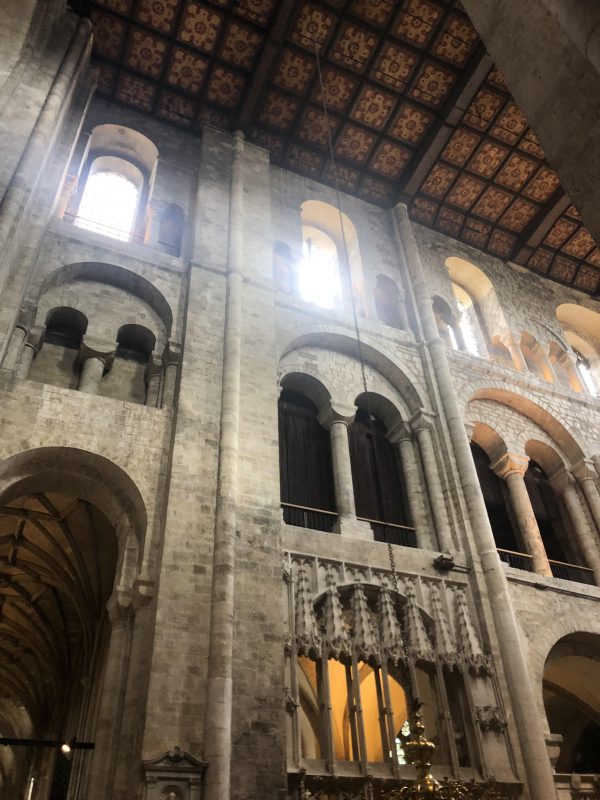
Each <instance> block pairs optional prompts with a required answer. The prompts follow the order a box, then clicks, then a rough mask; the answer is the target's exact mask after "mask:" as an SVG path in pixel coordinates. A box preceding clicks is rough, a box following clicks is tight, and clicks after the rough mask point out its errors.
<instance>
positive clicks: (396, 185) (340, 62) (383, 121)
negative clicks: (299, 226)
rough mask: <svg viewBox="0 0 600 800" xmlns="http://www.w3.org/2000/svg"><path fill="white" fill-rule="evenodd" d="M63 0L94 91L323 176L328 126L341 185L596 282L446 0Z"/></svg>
mask: <svg viewBox="0 0 600 800" xmlns="http://www.w3.org/2000/svg"><path fill="white" fill-rule="evenodd" d="M73 2H75V3H79V5H78V10H79V11H80V12H81V13H86V14H88V15H89V16H90V17H91V19H92V21H93V25H94V34H95V44H94V55H95V59H96V62H97V64H98V66H99V67H100V91H101V92H102V93H103V94H105V95H108V96H110V97H111V98H113V99H114V100H116V101H118V102H121V103H126V104H128V105H131V106H133V107H135V108H137V109H139V110H141V111H144V112H147V113H151V114H154V115H156V116H157V117H159V118H161V119H164V120H167V121H169V122H172V123H175V124H177V125H179V126H181V127H184V128H186V129H188V130H191V131H199V129H200V127H201V126H202V125H204V124H211V125H214V126H216V127H219V128H223V129H226V130H233V129H235V128H238V127H241V128H242V129H243V130H245V132H246V135H247V137H248V139H249V140H250V141H253V142H255V143H257V144H260V145H262V146H264V147H267V148H268V149H269V150H270V152H271V160H272V162H273V163H274V164H277V165H279V166H282V167H284V168H285V169H289V170H292V171H294V172H298V173H300V174H302V175H305V176H308V177H312V178H314V179H316V180H319V181H322V182H324V183H327V184H330V185H333V184H334V183H335V176H334V174H333V167H332V164H331V161H330V158H329V153H328V136H329V133H331V136H332V141H333V149H334V156H335V160H336V164H337V181H338V183H339V186H340V188H341V189H342V190H343V191H346V192H349V193H351V194H354V195H356V196H358V197H361V198H363V199H365V200H367V201H369V202H373V203H377V204H379V205H381V206H384V207H389V206H391V205H392V204H394V203H395V202H397V201H398V200H400V199H401V200H403V201H405V202H407V203H408V206H409V210H410V214H411V217H412V218H413V219H414V220H416V221H419V222H421V223H422V224H425V225H427V226H429V227H432V228H435V229H436V230H439V231H441V232H443V233H445V234H447V235H449V236H452V237H455V238H458V239H461V240H462V241H464V242H466V243H467V244H470V245H473V246H475V247H477V248H480V249H482V250H485V251H487V252H489V253H492V254H493V255H495V256H499V257H501V258H504V259H513V260H515V261H516V262H518V263H520V264H523V265H525V266H527V267H529V268H531V269H533V270H535V271H537V272H539V273H541V274H545V275H548V276H549V277H550V278H553V279H555V280H559V281H561V282H564V283H567V284H571V285H574V286H576V287H577V288H580V289H583V290H584V291H587V292H591V293H594V292H597V291H598V289H599V284H600V254H599V252H598V249H597V248H596V246H595V244H594V242H593V240H592V239H591V237H590V235H589V233H588V232H587V230H586V229H585V228H584V227H583V225H582V222H581V220H580V219H579V218H578V215H577V212H576V211H575V209H574V208H572V206H571V207H570V208H569V206H570V202H569V200H568V198H567V197H566V196H565V194H564V192H563V190H562V188H561V187H560V183H559V180H558V177H557V176H556V174H555V173H554V171H553V170H552V169H551V168H550V166H549V165H548V163H547V162H546V159H545V155H544V153H543V150H542V149H541V147H540V145H539V142H538V141H537V140H536V138H535V135H534V134H533V132H532V131H531V129H530V128H529V126H528V124H527V121H526V120H525V118H524V116H523V114H522V113H521V111H520V110H519V109H518V108H517V106H516V105H515V103H514V101H513V99H512V97H511V95H510V93H509V91H508V88H507V87H506V86H505V84H504V81H503V79H502V76H501V75H500V73H499V72H498V71H497V70H496V69H495V68H493V66H491V61H490V59H489V56H487V55H486V54H485V51H484V48H483V45H482V44H481V42H480V40H479V39H478V37H477V35H476V33H475V31H474V29H473V27H472V25H471V23H470V21H469V19H468V17H467V16H466V14H465V13H464V10H463V9H462V6H461V4H460V2H458V0H300V1H297V0H239V2H237V1H236V0H73ZM315 48H318V50H319V57H320V61H321V67H322V77H323V82H324V85H325V90H326V99H327V104H328V111H329V114H328V117H329V119H328V121H327V120H326V118H325V115H324V113H323V107H322V97H321V90H320V81H319V76H318V72H317V63H316V56H315ZM490 66H491V68H490Z"/></svg>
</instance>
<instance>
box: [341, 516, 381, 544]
mask: <svg viewBox="0 0 600 800" xmlns="http://www.w3.org/2000/svg"><path fill="white" fill-rule="evenodd" d="M333 530H334V532H335V533H339V534H340V536H343V537H344V539H362V540H363V541H365V542H372V541H374V538H375V537H374V536H373V531H372V530H371V526H370V525H369V523H368V522H363V521H362V520H360V519H352V518H351V517H338V518H337V520H336V523H335V525H334V526H333Z"/></svg>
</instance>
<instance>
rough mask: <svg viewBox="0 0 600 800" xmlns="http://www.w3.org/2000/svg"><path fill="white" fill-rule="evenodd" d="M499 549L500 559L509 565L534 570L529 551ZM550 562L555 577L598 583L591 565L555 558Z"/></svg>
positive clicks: (589, 583)
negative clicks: (585, 565) (569, 562)
mask: <svg viewBox="0 0 600 800" xmlns="http://www.w3.org/2000/svg"><path fill="white" fill-rule="evenodd" d="M497 549H498V555H499V556H500V560H501V561H504V563H505V564H508V565H509V567H514V568H515V569H522V570H525V571H526V572H533V563H532V561H533V560H532V557H531V556H530V555H528V554H527V553H517V552H516V551H515V550H505V549H503V548H500V547H498V548H497ZM548 563H549V564H550V569H551V570H552V576H553V577H554V578H562V580H564V581H575V582H576V583H587V584H588V585H589V586H595V585H596V581H595V580H594V570H592V569H590V568H589V567H581V566H579V565H578V564H568V563H567V562H566V561H555V560H554V559H548Z"/></svg>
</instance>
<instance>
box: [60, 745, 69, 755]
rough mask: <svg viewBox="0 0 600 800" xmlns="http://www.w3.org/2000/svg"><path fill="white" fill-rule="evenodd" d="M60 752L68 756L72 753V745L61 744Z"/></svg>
mask: <svg viewBox="0 0 600 800" xmlns="http://www.w3.org/2000/svg"><path fill="white" fill-rule="evenodd" d="M60 752H61V753H64V755H68V754H69V753H70V752H71V745H70V744H69V743H68V742H65V743H64V744H61V746H60Z"/></svg>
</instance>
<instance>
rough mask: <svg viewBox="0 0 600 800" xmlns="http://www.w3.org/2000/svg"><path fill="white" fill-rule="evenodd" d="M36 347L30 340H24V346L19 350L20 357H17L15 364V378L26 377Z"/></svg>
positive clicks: (34, 355) (23, 378)
mask: <svg viewBox="0 0 600 800" xmlns="http://www.w3.org/2000/svg"><path fill="white" fill-rule="evenodd" d="M38 349H39V348H38V346H37V345H36V344H34V343H33V342H32V341H29V340H27V341H26V342H25V346H24V347H23V349H22V350H21V358H20V359H19V363H18V364H17V368H16V370H15V375H16V376H17V378H21V380H26V379H27V376H28V375H29V370H30V369H31V365H32V363H33V359H34V358H35V357H36V355H37V352H38Z"/></svg>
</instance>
